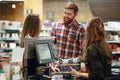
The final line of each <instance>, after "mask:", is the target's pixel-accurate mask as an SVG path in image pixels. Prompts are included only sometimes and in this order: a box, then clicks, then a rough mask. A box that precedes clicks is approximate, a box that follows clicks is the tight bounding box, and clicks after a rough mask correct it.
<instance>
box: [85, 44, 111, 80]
mask: <svg viewBox="0 0 120 80" xmlns="http://www.w3.org/2000/svg"><path fill="white" fill-rule="evenodd" d="M87 55H88V63H87V68H88V70H89V80H104V78H106V77H109V76H110V75H111V64H108V63H107V61H106V60H107V56H106V54H105V51H104V49H103V48H102V47H101V46H99V45H96V44H92V45H91V46H89V47H88V49H87Z"/></svg>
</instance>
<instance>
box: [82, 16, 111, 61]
mask: <svg viewBox="0 0 120 80" xmlns="http://www.w3.org/2000/svg"><path fill="white" fill-rule="evenodd" d="M85 36H86V37H85V41H84V44H83V45H84V51H85V52H86V50H87V48H88V47H89V46H90V45H91V44H93V43H96V44H99V45H100V46H101V47H102V48H103V49H104V51H105V52H106V55H107V57H108V59H107V63H111V61H112V54H111V52H112V50H111V48H110V46H109V44H108V43H107V42H106V40H105V34H104V25H103V21H102V20H101V19H100V18H99V17H95V18H93V19H92V20H91V21H90V22H89V23H88V26H87V28H86V34H85ZM85 55H86V57H85V58H86V59H85V60H87V54H85Z"/></svg>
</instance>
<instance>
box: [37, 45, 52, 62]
mask: <svg viewBox="0 0 120 80" xmlns="http://www.w3.org/2000/svg"><path fill="white" fill-rule="evenodd" d="M36 47H37V48H38V54H39V57H40V59H41V60H44V59H51V53H50V48H49V44H46V43H42V44H37V45H36Z"/></svg>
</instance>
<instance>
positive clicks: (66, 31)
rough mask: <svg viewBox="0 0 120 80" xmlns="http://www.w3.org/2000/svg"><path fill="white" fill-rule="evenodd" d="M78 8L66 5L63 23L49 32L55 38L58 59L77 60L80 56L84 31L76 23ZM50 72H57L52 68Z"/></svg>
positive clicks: (74, 5)
mask: <svg viewBox="0 0 120 80" xmlns="http://www.w3.org/2000/svg"><path fill="white" fill-rule="evenodd" d="M77 14H78V7H77V5H76V4H75V3H73V2H69V3H67V5H66V7H65V9H64V17H63V21H61V22H58V23H56V26H55V27H54V28H53V30H52V32H51V36H55V37H56V39H55V43H56V46H57V48H58V57H59V58H60V59H69V58H77V57H80V56H82V42H83V40H84V33H85V29H84V28H83V26H82V25H81V24H79V23H78V22H77V21H76V19H75V18H76V17H77ZM52 70H53V71H55V70H58V71H59V69H58V68H56V67H54V68H53V67H52Z"/></svg>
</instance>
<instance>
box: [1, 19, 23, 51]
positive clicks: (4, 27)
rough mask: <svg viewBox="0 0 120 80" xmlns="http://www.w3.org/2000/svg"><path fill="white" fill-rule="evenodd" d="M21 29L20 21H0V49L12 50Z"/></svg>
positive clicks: (17, 40)
mask: <svg viewBox="0 0 120 80" xmlns="http://www.w3.org/2000/svg"><path fill="white" fill-rule="evenodd" d="M21 31H22V23H21V22H10V21H0V49H3V50H4V51H12V48H15V47H16V46H18V43H19V39H20V33H21Z"/></svg>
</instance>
